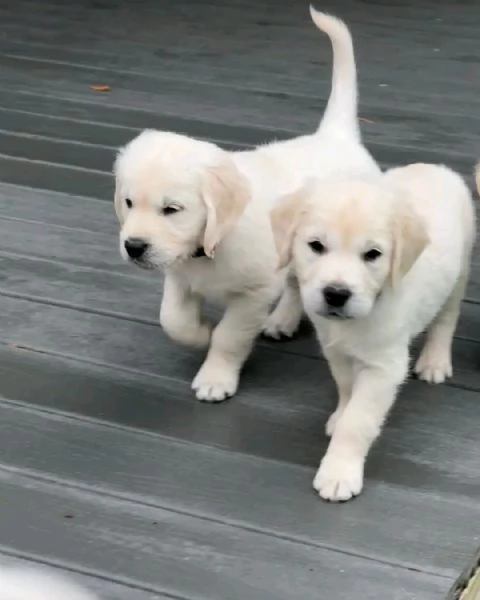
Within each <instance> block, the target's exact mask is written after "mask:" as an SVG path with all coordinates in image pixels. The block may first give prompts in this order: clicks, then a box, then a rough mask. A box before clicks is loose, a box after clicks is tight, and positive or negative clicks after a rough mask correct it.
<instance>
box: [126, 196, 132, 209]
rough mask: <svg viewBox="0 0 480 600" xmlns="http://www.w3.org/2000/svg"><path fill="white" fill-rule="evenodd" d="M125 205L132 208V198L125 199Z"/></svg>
mask: <svg viewBox="0 0 480 600" xmlns="http://www.w3.org/2000/svg"><path fill="white" fill-rule="evenodd" d="M125 204H126V205H127V208H132V201H131V200H130V198H125Z"/></svg>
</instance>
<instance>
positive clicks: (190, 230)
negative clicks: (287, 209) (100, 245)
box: [115, 131, 250, 269]
mask: <svg viewBox="0 0 480 600" xmlns="http://www.w3.org/2000/svg"><path fill="white" fill-rule="evenodd" d="M115 176H116V181H115V210H116V213H117V217H118V219H119V222H120V224H121V232H120V252H121V254H122V256H123V257H124V258H125V260H128V261H130V262H132V263H134V264H136V265H137V266H139V267H142V268H145V269H155V268H166V267H171V266H173V265H175V264H178V263H180V262H182V261H185V260H187V259H188V258H190V257H191V256H192V255H193V254H195V252H196V251H197V250H198V249H199V248H202V249H203V250H204V252H205V254H206V255H207V256H209V257H213V254H214V252H215V249H216V247H217V245H218V243H219V242H220V241H221V240H222V239H223V237H224V236H225V235H226V234H227V233H228V232H229V231H230V230H231V228H232V227H233V226H234V225H235V223H236V221H237V220H238V218H239V217H240V216H241V214H242V213H243V211H244V209H245V207H246V205H247V203H248V201H249V195H250V194H249V188H248V183H247V181H246V180H245V178H244V177H243V175H242V174H241V173H240V172H239V171H238V169H237V168H236V166H235V164H234V163H233V161H232V160H231V158H230V156H229V155H228V154H227V153H226V152H224V151H223V150H221V149H220V148H218V147H217V146H215V145H213V144H209V143H207V142H201V141H197V140H193V139H190V138H188V137H185V136H181V135H176V134H173V133H167V132H157V131H145V132H143V133H142V134H140V135H139V136H138V137H137V138H135V139H134V140H133V141H132V142H130V143H129V144H128V145H127V146H126V147H125V148H123V149H122V150H121V151H120V153H119V155H118V157H117V161H116V163H115Z"/></svg>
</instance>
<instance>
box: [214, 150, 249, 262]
mask: <svg viewBox="0 0 480 600" xmlns="http://www.w3.org/2000/svg"><path fill="white" fill-rule="evenodd" d="M202 179H203V181H202V196H203V201H204V202H205V206H206V207H207V223H206V226H205V233H204V239H203V249H204V251H205V254H206V255H207V256H208V257H210V258H212V257H213V255H214V253H215V249H216V247H217V245H218V243H219V242H220V241H221V240H222V239H223V238H224V237H225V236H226V235H227V233H228V232H229V231H230V230H231V229H232V227H233V226H234V225H235V223H236V222H237V221H238V219H239V218H240V217H241V216H242V214H243V211H244V210H245V208H246V206H247V204H248V202H249V201H250V186H249V184H248V181H247V179H246V178H245V177H244V175H242V173H240V171H239V170H238V169H237V167H236V165H235V163H234V162H233V161H232V160H231V159H230V158H228V157H226V158H225V160H223V161H222V163H221V164H220V165H218V166H215V167H211V168H209V169H208V171H207V172H206V174H205V175H203V177H202Z"/></svg>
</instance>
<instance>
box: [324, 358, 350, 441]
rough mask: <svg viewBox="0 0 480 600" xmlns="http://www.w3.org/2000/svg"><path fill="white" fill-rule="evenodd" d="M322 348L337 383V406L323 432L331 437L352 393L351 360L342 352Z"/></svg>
mask: <svg viewBox="0 0 480 600" xmlns="http://www.w3.org/2000/svg"><path fill="white" fill-rule="evenodd" d="M322 349H323V354H324V356H325V358H326V359H327V361H328V366H329V368H330V372H331V374H332V377H333V379H334V380H335V383H336V385H337V394H338V402H337V408H336V410H335V411H334V412H333V413H332V414H331V415H330V417H329V419H328V421H327V424H326V426H325V433H326V434H327V435H328V437H331V436H332V435H333V432H334V431H335V426H336V424H337V421H338V420H339V418H340V417H341V416H342V414H343V411H344V410H345V408H346V407H347V404H348V402H349V400H350V397H351V395H352V387H353V360H352V359H351V358H350V357H348V356H346V355H345V354H343V353H342V352H339V351H337V350H335V349H332V348H328V347H327V346H324V347H323V348H322Z"/></svg>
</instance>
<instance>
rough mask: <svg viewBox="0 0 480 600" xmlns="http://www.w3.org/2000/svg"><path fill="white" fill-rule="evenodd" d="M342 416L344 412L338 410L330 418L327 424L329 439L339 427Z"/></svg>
mask: <svg viewBox="0 0 480 600" xmlns="http://www.w3.org/2000/svg"><path fill="white" fill-rule="evenodd" d="M342 414H343V410H341V409H340V408H337V410H336V411H335V412H333V413H332V414H331V415H330V416H329V417H328V421H327V424H326V425H325V433H326V434H327V436H328V437H332V435H333V432H334V431H335V427H336V426H337V423H338V419H339V418H340V417H341V416H342Z"/></svg>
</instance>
